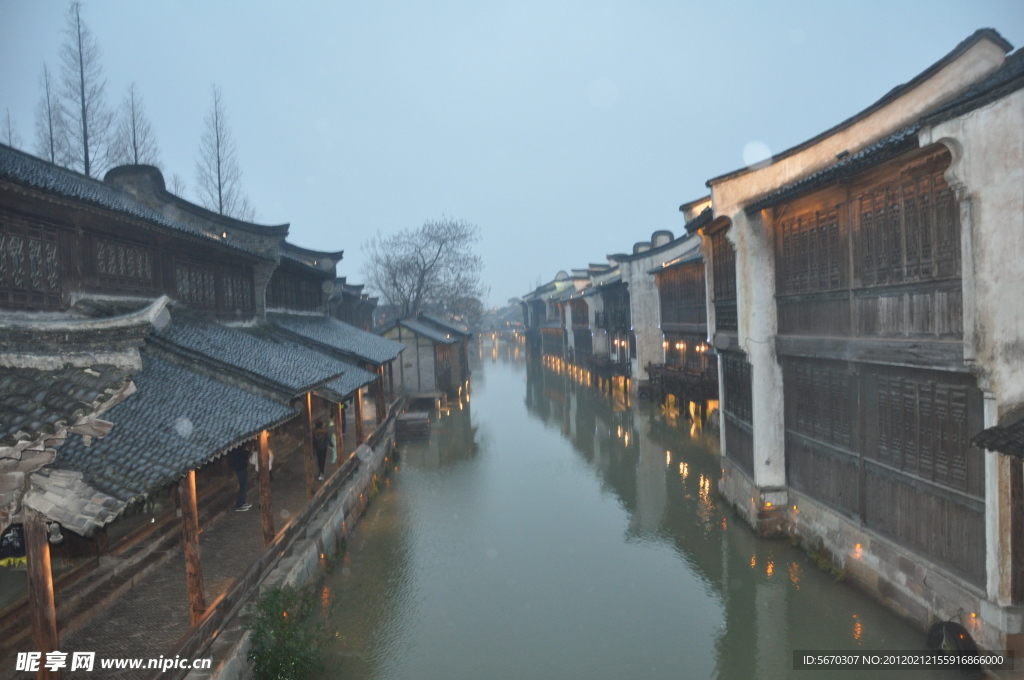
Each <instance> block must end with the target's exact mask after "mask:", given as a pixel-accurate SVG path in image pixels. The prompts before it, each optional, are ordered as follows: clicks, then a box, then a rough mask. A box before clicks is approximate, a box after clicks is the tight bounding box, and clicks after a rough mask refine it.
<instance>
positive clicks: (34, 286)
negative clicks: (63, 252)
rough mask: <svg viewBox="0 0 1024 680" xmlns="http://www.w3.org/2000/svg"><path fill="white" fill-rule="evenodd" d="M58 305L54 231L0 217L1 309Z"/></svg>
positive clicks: (58, 273)
mask: <svg viewBox="0 0 1024 680" xmlns="http://www.w3.org/2000/svg"><path fill="white" fill-rule="evenodd" d="M60 303H61V271H60V240H59V237H58V234H57V231H56V230H53V229H48V228H46V227H43V226H42V225H40V224H37V223H35V221H30V220H26V219H22V218H20V217H14V216H7V215H2V214H0V306H4V307H9V308H11V307H13V308H27V309H45V308H55V307H59V306H60Z"/></svg>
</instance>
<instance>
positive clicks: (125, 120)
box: [110, 83, 160, 167]
mask: <svg viewBox="0 0 1024 680" xmlns="http://www.w3.org/2000/svg"><path fill="white" fill-rule="evenodd" d="M110 158H111V163H112V164H114V165H140V164H142V163H145V164H147V165H155V166H157V167H160V158H159V154H158V153H157V150H156V138H155V136H154V135H153V128H152V126H150V124H149V118H148V117H147V116H146V110H145V108H144V107H143V105H142V96H141V95H140V94H139V93H138V91H137V90H136V88H135V83H132V84H131V85H129V86H128V91H127V92H125V95H124V100H123V101H122V102H121V112H120V114H119V115H118V121H117V130H116V131H115V132H114V139H113V141H112V142H111V145H110Z"/></svg>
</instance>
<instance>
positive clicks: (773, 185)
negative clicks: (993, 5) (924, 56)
mask: <svg viewBox="0 0 1024 680" xmlns="http://www.w3.org/2000/svg"><path fill="white" fill-rule="evenodd" d="M1004 59H1005V53H1004V51H1003V48H1002V47H1000V46H998V45H996V44H995V43H993V42H991V41H990V40H988V39H987V38H984V39H982V40H980V41H979V42H977V43H976V44H974V45H972V46H971V47H970V48H968V49H967V50H966V51H965V52H964V53H963V54H961V55H960V56H959V57H958V58H956V59H954V60H953V61H952V62H951V63H949V64H947V65H946V66H945V67H944V68H942V69H940V70H939V71H938V72H937V73H935V74H934V75H932V76H931V77H930V78H928V79H927V80H925V81H924V82H922V83H919V84H918V85H917V86H916V87H915V88H913V89H912V90H910V91H908V92H905V93H903V94H902V95H901V96H900V97H897V98H896V99H895V100H893V101H891V102H889V103H887V104H886V105H885V106H883V107H882V108H881V109H878V110H876V111H873V112H871V113H869V114H868V115H866V116H864V117H863V118H861V119H860V120H858V121H856V122H854V123H852V124H851V125H849V126H847V127H845V128H843V129H841V130H837V131H836V132H835V133H834V134H832V135H830V136H828V137H826V138H825V139H822V140H820V141H818V142H817V143H816V144H814V145H812V146H810V147H808V148H806V149H802V150H800V151H798V152H796V153H793V154H791V155H789V156H787V157H785V158H781V159H779V160H777V161H775V162H773V163H771V164H770V165H767V166H766V167H762V168H758V169H754V170H748V171H746V172H743V173H742V174H738V175H736V176H732V177H728V176H727V177H725V178H722V179H717V180H712V182H713V184H712V188H711V196H712V202H713V205H714V208H715V216H716V217H718V216H720V215H730V216H731V215H733V214H734V213H736V212H737V211H739V210H740V209H741V208H742V207H743V206H744V205H746V204H748V203H751V202H752V200H753V199H755V198H758V197H760V196H763V195H764V194H767V193H769V192H771V191H772V190H774V189H777V188H778V187H781V186H784V185H786V184H789V183H790V182H793V181H796V180H798V179H800V178H802V177H805V176H806V175H809V174H811V173H813V172H816V171H817V170H820V169H822V168H824V167H827V166H829V165H832V164H833V163H835V162H836V155H837V154H839V153H841V152H843V151H849V152H850V153H851V154H853V153H856V152H857V151H859V150H861V149H863V148H864V147H867V146H870V145H871V144H873V143H874V142H876V141H878V140H879V139H881V138H882V137H885V136H886V135H888V134H891V133H893V132H895V131H897V130H899V129H901V128H903V127H906V126H907V125H910V124H911V123H913V122H914V121H916V120H918V119H919V118H920V117H921V116H922V115H924V114H925V113H927V112H928V111H929V110H931V109H933V108H935V107H936V106H938V105H939V104H942V103H944V102H947V101H949V100H951V99H952V98H953V97H955V96H956V95H958V94H960V93H961V92H963V91H964V90H965V89H967V87H969V86H970V85H972V84H974V83H976V82H978V81H980V80H981V79H983V78H985V77H987V76H988V75H990V74H991V73H992V72H993V71H995V70H996V69H997V68H999V67H1000V66H1002V64H1003V60H1004Z"/></svg>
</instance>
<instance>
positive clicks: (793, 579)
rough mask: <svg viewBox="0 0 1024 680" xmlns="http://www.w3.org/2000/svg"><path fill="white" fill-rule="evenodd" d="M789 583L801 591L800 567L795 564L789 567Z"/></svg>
mask: <svg viewBox="0 0 1024 680" xmlns="http://www.w3.org/2000/svg"><path fill="white" fill-rule="evenodd" d="M789 582H790V583H792V584H793V587H794V588H796V589H797V590H800V565H799V564H797V563H796V562H793V563H791V564H790V565H789Z"/></svg>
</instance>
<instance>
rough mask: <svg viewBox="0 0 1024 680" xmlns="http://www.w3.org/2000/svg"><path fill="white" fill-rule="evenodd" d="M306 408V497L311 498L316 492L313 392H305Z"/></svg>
mask: <svg viewBox="0 0 1024 680" xmlns="http://www.w3.org/2000/svg"><path fill="white" fill-rule="evenodd" d="M304 408H305V409H306V455H305V456H303V458H305V461H306V498H307V499H309V498H312V497H313V495H314V494H316V463H315V462H314V460H313V458H314V456H316V451H315V450H314V449H313V393H312V392H307V393H306V400H305V404H304Z"/></svg>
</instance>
